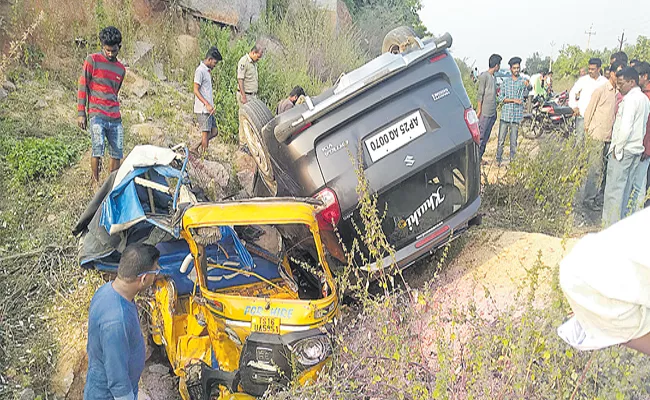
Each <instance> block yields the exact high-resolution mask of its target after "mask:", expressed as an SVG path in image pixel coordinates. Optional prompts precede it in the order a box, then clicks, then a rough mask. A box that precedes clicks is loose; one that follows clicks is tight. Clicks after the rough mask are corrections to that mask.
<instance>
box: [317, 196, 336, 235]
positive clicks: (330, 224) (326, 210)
mask: <svg viewBox="0 0 650 400" xmlns="http://www.w3.org/2000/svg"><path fill="white" fill-rule="evenodd" d="M314 198H316V199H318V200H320V201H322V202H323V205H322V206H321V208H320V209H319V210H318V213H317V214H316V220H317V221H318V227H319V228H320V229H323V230H327V231H331V230H333V229H334V227H335V226H336V225H338V223H339V221H340V220H341V207H340V206H339V200H338V199H337V198H336V193H334V191H333V190H332V189H330V188H325V189H323V190H321V191H320V192H318V193H317V194H316V195H315V196H314Z"/></svg>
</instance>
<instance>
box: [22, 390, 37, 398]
mask: <svg viewBox="0 0 650 400" xmlns="http://www.w3.org/2000/svg"><path fill="white" fill-rule="evenodd" d="M18 398H19V399H20V400H34V399H35V398H36V393H34V391H33V390H32V389H30V388H27V389H25V390H23V391H22V392H20V397H18Z"/></svg>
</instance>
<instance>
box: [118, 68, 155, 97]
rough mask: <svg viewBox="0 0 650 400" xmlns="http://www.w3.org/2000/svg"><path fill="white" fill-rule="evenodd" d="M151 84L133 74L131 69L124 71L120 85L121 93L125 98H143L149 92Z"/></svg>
mask: <svg viewBox="0 0 650 400" xmlns="http://www.w3.org/2000/svg"><path fill="white" fill-rule="evenodd" d="M150 87H151V83H150V82H149V81H148V80H146V79H144V78H143V77H141V76H140V75H138V74H136V73H135V72H133V71H132V70H131V69H127V70H126V76H125V77H124V82H123V83H122V93H124V94H126V95H127V96H136V97H138V98H142V97H144V95H145V94H147V92H148V91H149V88H150Z"/></svg>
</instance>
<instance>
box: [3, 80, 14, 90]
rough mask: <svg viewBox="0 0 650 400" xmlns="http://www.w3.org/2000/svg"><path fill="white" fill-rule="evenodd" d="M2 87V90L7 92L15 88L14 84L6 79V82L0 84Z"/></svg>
mask: <svg viewBox="0 0 650 400" xmlns="http://www.w3.org/2000/svg"><path fill="white" fill-rule="evenodd" d="M2 88H3V89H4V90H6V91H7V92H13V91H15V90H16V85H14V84H13V83H12V82H10V81H6V82H4V83H3V84H2Z"/></svg>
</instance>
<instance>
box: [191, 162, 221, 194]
mask: <svg viewBox="0 0 650 400" xmlns="http://www.w3.org/2000/svg"><path fill="white" fill-rule="evenodd" d="M189 165H190V168H189V175H190V180H191V181H192V183H193V184H196V185H197V186H198V187H199V188H201V189H203V191H204V192H205V194H206V195H207V196H208V198H209V199H210V200H212V201H218V200H221V199H223V198H224V196H225V194H224V193H225V189H226V187H227V186H228V182H229V181H230V169H229V168H226V167H225V166H224V165H223V164H221V163H219V162H217V161H209V160H205V159H202V158H198V157H195V156H193V155H190V162H189Z"/></svg>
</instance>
